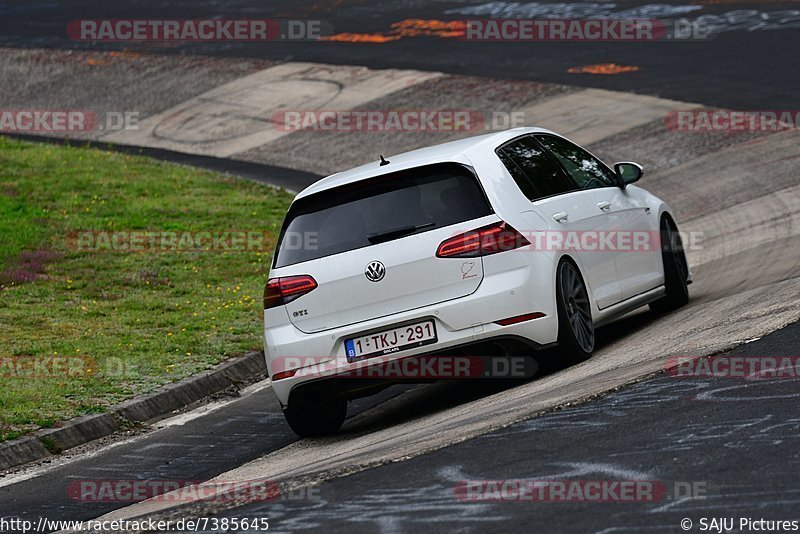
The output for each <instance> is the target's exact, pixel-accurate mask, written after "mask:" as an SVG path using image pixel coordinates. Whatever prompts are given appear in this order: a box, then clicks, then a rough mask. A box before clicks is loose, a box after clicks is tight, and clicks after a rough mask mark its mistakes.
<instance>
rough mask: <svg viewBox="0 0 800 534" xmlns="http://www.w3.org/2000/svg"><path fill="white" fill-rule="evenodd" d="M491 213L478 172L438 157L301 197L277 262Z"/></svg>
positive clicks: (286, 262) (286, 226)
mask: <svg viewBox="0 0 800 534" xmlns="http://www.w3.org/2000/svg"><path fill="white" fill-rule="evenodd" d="M491 213H492V208H491V207H490V206H489V202H488V201H487V200H486V196H485V195H484V193H483V189H482V188H481V186H480V185H479V184H478V180H477V178H476V177H475V175H474V174H473V173H472V172H471V171H470V170H469V169H467V168H466V167H464V166H463V165H459V164H456V163H440V164H434V165H427V166H424V167H416V168H413V169H408V170H404V171H399V172H396V173H391V174H388V175H384V176H379V177H376V178H373V179H370V180H364V181H361V182H355V183H352V184H348V185H345V186H342V187H338V188H335V189H329V190H327V191H322V192H320V193H316V194H313V195H310V196H308V197H306V198H301V199H299V200H298V201H296V202H295V203H294V204H292V206H291V208H290V209H289V213H287V214H286V220H285V221H284V225H283V231H282V232H281V238H280V243H279V244H278V248H277V250H276V252H275V267H284V266H286V265H293V264H295V263H300V262H304V261H309V260H313V259H317V258H322V257H325V256H330V255H333V254H339V253H341V252H346V251H348V250H355V249H358V248H363V247H368V246H371V245H376V244H378V243H385V242H387V241H392V240H394V239H400V238H401V237H405V236H408V235H412V234H418V233H422V232H427V231H430V230H433V229H435V228H442V227H444V226H450V225H451V224H456V223H460V222H464V221H469V220H472V219H478V218H480V217H484V216H486V215H490V214H491Z"/></svg>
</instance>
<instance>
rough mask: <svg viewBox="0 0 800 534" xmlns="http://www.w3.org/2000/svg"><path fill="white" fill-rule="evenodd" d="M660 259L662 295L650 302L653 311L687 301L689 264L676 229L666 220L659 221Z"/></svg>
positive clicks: (675, 306) (673, 306)
mask: <svg viewBox="0 0 800 534" xmlns="http://www.w3.org/2000/svg"><path fill="white" fill-rule="evenodd" d="M661 261H662V262H663V264H664V288H665V290H666V291H665V293H664V296H663V297H661V298H660V299H658V300H657V301H655V302H651V303H650V309H651V310H652V311H653V312H655V313H665V312H668V311H672V310H675V309H677V308H680V307H681V306H683V305H684V304H686V303H687V302H689V287H688V284H687V282H686V279H687V278H688V277H689V264H688V263H687V262H686V253H685V252H684V250H683V241H681V236H680V234H679V233H678V231H677V229H676V228H675V227H674V226H673V225H672V224H671V223H670V222H668V221H666V220H664V221H663V222H662V223H661Z"/></svg>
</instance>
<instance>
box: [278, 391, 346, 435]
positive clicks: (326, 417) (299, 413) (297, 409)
mask: <svg viewBox="0 0 800 534" xmlns="http://www.w3.org/2000/svg"><path fill="white" fill-rule="evenodd" d="M346 415H347V400H345V399H328V400H327V401H325V402H324V403H322V404H318V405H312V404H306V403H302V402H295V403H290V404H289V407H288V408H286V409H284V410H283V416H284V417H285V418H286V422H287V423H289V426H290V427H291V428H292V430H293V431H294V433H295V434H297V435H298V436H300V437H301V438H307V437H312V436H325V435H328V434H334V433H335V432H336V431H337V430H339V428H341V426H342V423H344V418H345V416H346Z"/></svg>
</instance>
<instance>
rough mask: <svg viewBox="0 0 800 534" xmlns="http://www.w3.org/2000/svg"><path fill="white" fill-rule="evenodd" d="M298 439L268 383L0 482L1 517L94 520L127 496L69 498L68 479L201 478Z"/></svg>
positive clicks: (368, 402) (360, 405)
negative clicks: (183, 418) (182, 419)
mask: <svg viewBox="0 0 800 534" xmlns="http://www.w3.org/2000/svg"><path fill="white" fill-rule="evenodd" d="M401 391H403V388H402V387H396V388H393V389H391V390H385V391H384V392H382V393H381V394H379V395H376V396H374V397H370V398H367V399H363V400H360V401H356V402H354V403H351V405H350V406H349V408H348V416H349V417H352V416H354V415H356V414H358V413H360V412H362V411H364V410H365V409H368V408H370V407H372V406H375V405H376V404H380V403H381V402H382V401H385V400H386V399H388V398H391V397H392V396H394V395H397V394H398V393H399V392H401ZM297 439H298V438H297V436H295V434H294V433H293V432H292V431H291V429H290V428H289V426H288V425H287V424H286V422H285V420H284V417H283V414H282V413H281V409H280V406H279V404H278V401H277V399H276V398H275V394H274V393H273V392H272V391H271V390H270V389H265V390H261V391H258V392H256V393H254V394H252V395H250V396H248V397H243V398H241V399H237V400H235V401H234V402H232V403H230V404H227V405H226V406H224V407H222V408H221V409H218V410H217V411H214V412H212V413H209V414H207V415H204V416H203V417H200V418H197V419H193V420H191V421H188V422H186V423H185V424H183V425H180V426H170V427H166V428H163V429H161V430H158V431H155V432H153V433H150V434H147V435H145V436H141V437H140V438H139V439H136V440H134V441H132V442H129V443H122V444H119V445H116V446H113V447H110V448H106V449H103V450H102V451H101V452H99V453H98V454H95V455H92V456H91V457H86V458H83V459H80V460H78V461H74V462H71V463H67V464H65V465H62V466H60V467H56V468H54V469H51V470H48V471H47V472H46V473H43V474H41V475H39V476H37V477H34V478H30V479H28V480H25V481H22V482H19V483H17V484H13V485H8V486H3V487H0V517H6V516H10V517H15V516H18V517H22V518H28V517H36V518H38V517H40V516H41V517H47V518H50V519H63V520H69V519H74V520H86V519H92V518H95V517H98V516H100V515H102V514H104V513H106V512H109V511H111V510H114V509H117V508H121V507H123V506H126V505H128V504H131V503H130V502H88V501H81V500H78V499H74V498H73V497H72V496H71V495H70V494H69V492H68V489H69V487H70V483H72V482H76V481H82V480H90V481H98V480H119V481H128V480H157V481H204V480H208V479H209V478H212V477H214V476H216V475H218V474H220V473H222V472H225V471H227V470H230V469H233V468H234V467H237V466H239V465H241V464H243V463H246V462H248V461H250V460H253V459H255V458H258V457H259V456H261V455H263V454H267V453H269V452H272V451H275V450H278V449H280V448H282V447H285V446H286V445H288V444H289V443H292V442H293V441H297ZM0 480H2V479H0ZM0 532H2V531H0Z"/></svg>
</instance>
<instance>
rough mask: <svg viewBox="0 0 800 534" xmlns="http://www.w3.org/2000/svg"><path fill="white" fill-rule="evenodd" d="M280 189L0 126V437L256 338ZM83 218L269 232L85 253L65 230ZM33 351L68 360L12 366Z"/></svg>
mask: <svg viewBox="0 0 800 534" xmlns="http://www.w3.org/2000/svg"><path fill="white" fill-rule="evenodd" d="M290 200H291V195H290V194H289V193H286V192H285V191H282V190H278V189H275V188H271V187H267V186H264V185H260V184H256V183H252V182H248V181H244V180H240V179H236V178H232V177H229V176H224V175H219V174H215V173H211V172H206V171H202V170H196V169H190V168H186V167H181V166H176V165H170V164H166V163H161V162H157V161H154V160H150V159H148V158H144V157H135V156H127V155H122V154H114V153H107V152H102V151H98V150H93V149H86V148H77V147H61V146H50V145H39V144H31V143H24V142H19V141H13V140H9V139H6V138H2V137H0V236H2V237H1V238H0V239H1V241H0V284H2V285H3V289H2V290H0V324H2V329H0V440H7V439H11V438H14V437H17V436H20V435H22V434H24V433H26V432H30V431H32V430H35V429H38V428H42V427H49V426H53V425H54V424H56V423H57V422H58V421H61V420H64V419H68V418H70V417H73V416H77V415H82V414H87V413H99V412H102V411H104V410H105V409H106V408H107V407H108V406H109V405H110V404H113V403H116V402H119V401H121V400H124V399H126V398H129V397H132V396H134V395H137V394H140V393H144V392H147V391H151V390H153V389H155V388H157V387H158V386H160V385H163V384H165V383H168V382H171V381H175V380H178V379H181V378H183V377H186V376H188V375H190V374H193V373H196V372H198V371H201V370H204V369H207V368H209V367H211V366H213V365H214V364H216V363H218V362H220V361H222V360H224V359H225V358H227V357H230V356H234V355H238V354H241V353H243V352H245V351H247V350H251V349H259V348H260V347H261V338H260V324H261V317H262V310H261V302H260V301H261V293H262V290H263V285H264V282H265V280H266V277H267V273H268V271H269V262H270V258H271V254H270V253H269V251H270V250H271V245H272V244H273V242H274V238H275V236H276V234H277V232H278V230H279V226H280V222H281V220H282V218H283V214H284V213H285V210H286V208H287V207H288V205H289V202H290ZM85 230H91V231H109V232H112V231H113V232H126V231H131V230H134V231H137V230H138V231H145V230H146V231H162V230H172V231H177V232H198V231H207V232H225V231H234V230H235V231H254V232H266V233H268V236H269V238H268V240H267V242H266V247H265V251H228V252H208V251H188V252H175V251H161V252H156V251H148V252H127V253H125V252H113V251H103V252H86V251H82V250H78V249H77V248H76V246H75V241H74V240H71V238H70V237H71V236H74V232H77V231H85ZM79 357H84V358H86V359H85V360H78V359H77V358H79ZM32 361H37V362H39V363H42V362H45V363H43V364H42V365H49V364H48V363H47V362H59V361H60V362H62V364H63V362H67V365H73V367H72V368H71V370H70V372H64V371H63V370H62V371H58V369H57V368H55V369H54V368H48V367H39V368H37V370H36V371H35V372H33V374H32V375H29V374H27V371H25V370H24V368H21V367H20V365H21V364H22V363H24V362H32ZM81 362H84V363H83V365H78V364H79V363H81ZM20 369H22V370H20Z"/></svg>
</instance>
